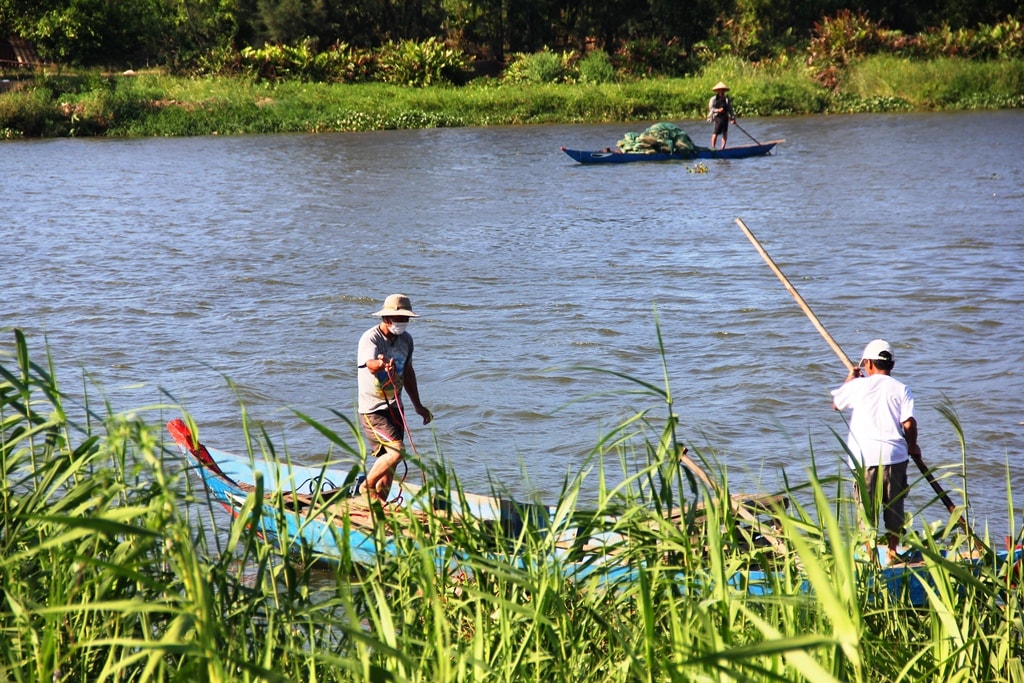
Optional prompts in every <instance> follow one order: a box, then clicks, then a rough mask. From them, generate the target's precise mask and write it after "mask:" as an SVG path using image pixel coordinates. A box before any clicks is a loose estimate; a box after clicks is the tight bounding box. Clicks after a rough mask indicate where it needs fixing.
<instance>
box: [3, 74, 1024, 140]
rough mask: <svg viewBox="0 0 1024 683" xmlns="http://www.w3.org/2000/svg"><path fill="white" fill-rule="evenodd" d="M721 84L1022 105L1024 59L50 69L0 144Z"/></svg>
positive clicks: (604, 98)
mask: <svg viewBox="0 0 1024 683" xmlns="http://www.w3.org/2000/svg"><path fill="white" fill-rule="evenodd" d="M719 80H725V81H726V82H727V83H729V85H730V87H731V88H732V92H731V94H732V97H733V102H734V104H735V106H736V109H737V112H738V113H739V114H740V115H741V116H777V115H793V114H833V113H849V112H892V111H935V110H947V109H1009V108H1021V107H1024V61H1022V60H1004V61H998V62H985V61H968V60H961V59H955V58H943V59H937V60H930V61H911V60H907V59H901V58H898V57H893V56H889V55H877V56H870V57H866V58H864V59H863V60H860V61H859V62H857V63H856V64H855V65H853V66H851V67H849V68H848V69H847V70H846V71H845V72H844V74H843V77H842V79H841V81H840V83H839V86H838V87H837V88H836V89H834V90H830V89H827V88H825V87H823V86H821V85H820V84H819V83H817V82H816V81H815V80H814V79H812V78H811V76H810V74H809V73H808V72H807V70H806V69H805V68H804V67H803V66H802V65H797V64H788V65H787V64H785V63H783V64H779V63H773V64H771V65H767V66H762V65H753V64H750V63H747V62H743V61H740V60H735V59H721V60H718V61H717V62H715V63H714V64H712V65H710V66H708V67H707V68H706V69H705V70H704V72H703V73H702V74H701V75H699V76H695V77H692V78H680V79H676V78H659V79H649V80H639V81H629V82H617V83H600V84H585V83H576V84H554V83H551V84H508V83H504V82H500V81H493V80H489V79H476V80H474V81H471V82H470V83H469V84H468V85H465V86H462V87H454V86H432V87H426V88H412V87H404V86H398V85H389V84H383V83H366V84H324V83H302V82H297V81H286V82H279V83H268V82H257V81H255V80H253V79H250V78H243V77H223V76H209V77H205V78H182V77H173V76H168V75H165V74H161V73H149V72H143V73H139V74H136V75H134V76H124V75H113V76H103V75H100V74H88V75H73V76H67V75H47V76H37V77H35V78H31V79H27V80H23V81H16V82H12V83H11V84H9V85H10V87H9V88H8V90H7V92H5V93H2V94H0V139H2V138H20V137H62V136H94V135H108V136H183V135H211V134H221V135H239V134H259V133H288V132H326V131H359V130H387V129H404V128H425V127H456V126H488V125H519V124H532V123H582V122H628V121H652V120H680V119H699V118H703V116H704V114H705V111H704V110H705V107H706V106H707V99H708V96H709V94H710V88H711V86H712V85H713V84H714V83H715V82H717V81H719Z"/></svg>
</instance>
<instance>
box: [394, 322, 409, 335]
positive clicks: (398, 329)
mask: <svg viewBox="0 0 1024 683" xmlns="http://www.w3.org/2000/svg"><path fill="white" fill-rule="evenodd" d="M407 327H409V323H391V334H394V335H399V334H402V333H403V332H405V328H407Z"/></svg>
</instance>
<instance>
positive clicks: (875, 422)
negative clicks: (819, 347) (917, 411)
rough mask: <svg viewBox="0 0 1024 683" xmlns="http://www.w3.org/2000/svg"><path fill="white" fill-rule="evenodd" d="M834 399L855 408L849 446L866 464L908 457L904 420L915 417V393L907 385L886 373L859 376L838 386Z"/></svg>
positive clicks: (837, 403) (844, 406)
mask: <svg viewBox="0 0 1024 683" xmlns="http://www.w3.org/2000/svg"><path fill="white" fill-rule="evenodd" d="M832 401H833V403H835V406H836V408H838V409H839V410H847V409H850V410H852V412H851V413H850V433H849V435H848V436H847V437H846V445H847V446H848V447H849V448H850V452H851V453H853V457H854V458H855V459H856V460H858V461H859V462H860V463H861V464H863V465H864V467H877V466H878V465H892V464H894V463H898V462H903V461H904V460H907V459H908V457H909V456H908V454H907V440H906V439H905V438H904V436H903V423H904V422H906V421H907V420H909V419H910V418H912V417H914V396H913V394H911V393H910V389H909V388H908V387H907V386H906V385H904V384H903V383H902V382H899V381H897V380H895V379H893V378H892V377H890V376H889V375H884V374H875V375H871V376H869V377H857V378H855V379H852V380H850V381H849V382H846V383H845V384H843V385H842V386H841V387H839V388H838V389H834V390H833V391H832ZM849 464H850V467H851V468H852V467H854V465H855V462H850V463H849Z"/></svg>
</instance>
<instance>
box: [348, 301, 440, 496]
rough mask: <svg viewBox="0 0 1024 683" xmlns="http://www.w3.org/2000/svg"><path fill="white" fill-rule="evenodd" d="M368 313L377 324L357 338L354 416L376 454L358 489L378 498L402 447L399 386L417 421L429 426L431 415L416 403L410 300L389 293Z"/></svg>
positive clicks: (388, 487)
mask: <svg viewBox="0 0 1024 683" xmlns="http://www.w3.org/2000/svg"><path fill="white" fill-rule="evenodd" d="M374 315H375V316H377V317H378V318H380V323H378V324H377V325H374V326H373V327H372V328H370V329H369V330H367V331H366V332H365V333H363V336H362V337H361V338H360V339H359V349H358V353H357V362H358V365H359V369H358V373H359V419H360V422H361V424H362V426H363V432H364V433H365V434H366V437H367V439H368V440H369V442H370V447H371V453H372V454H373V455H374V456H375V457H376V458H377V460H376V462H374V464H373V467H372V468H371V469H370V471H369V472H368V473H367V475H366V482H365V484H364V486H363V490H364V491H365V492H366V493H367V494H369V495H370V497H372V498H375V499H377V500H381V501H384V500H387V496H388V493H389V492H390V491H391V484H392V482H393V481H394V478H395V467H396V466H397V465H398V463H399V462H400V461H401V460H402V455H403V452H404V450H405V447H404V442H405V431H406V427H407V422H406V419H405V417H406V416H405V408H404V406H403V404H402V392H403V390H404V391H405V394H406V395H407V396H408V397H409V400H410V401H411V402H412V405H413V408H414V409H415V410H416V413H417V414H418V415H419V416H420V417H422V418H423V424H429V423H430V421H431V420H432V419H434V416H433V415H432V414H431V412H430V411H429V410H427V408H426V407H425V406H424V405H423V403H421V402H420V391H419V386H418V385H417V384H416V371H415V370H413V366H412V352H413V341H412V335H411V334H409V333H408V332H407V331H406V328H407V327H408V325H409V320H410V319H412V318H418V317H419V316H418V315H416V314H415V313H413V312H412V302H411V301H410V300H409V297H407V296H406V295H405V294H392V295H391V296H389V297H388V298H386V299H385V300H384V305H383V306H382V307H381V309H380V310H379V311H377V312H376V313H374Z"/></svg>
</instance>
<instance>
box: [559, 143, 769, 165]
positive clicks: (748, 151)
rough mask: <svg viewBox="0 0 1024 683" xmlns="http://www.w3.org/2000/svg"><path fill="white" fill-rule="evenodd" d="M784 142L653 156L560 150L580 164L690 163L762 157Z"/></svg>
mask: <svg viewBox="0 0 1024 683" xmlns="http://www.w3.org/2000/svg"><path fill="white" fill-rule="evenodd" d="M783 142H785V140H772V141H770V142H765V143H761V144H757V145H739V146H737V147H726V148H725V149H711V148H709V147H697V148H696V149H695V150H694V151H693V152H685V151H683V152H673V153H669V152H656V153H654V154H640V153H636V152H621V151H619V150H615V149H611V148H608V149H605V150H601V151H584V150H579V149H568V148H566V147H563V148H562V151H563V152H565V153H566V154H568V155H569V156H570V157H572V158H573V159H575V160H576V161H578V162H580V163H581V164H628V163H632V162H636V161H692V160H694V159H746V158H747V157H756V156H764V155H766V154H770V153H771V151H772V150H773V149H775V146H776V145H778V144H780V143H783Z"/></svg>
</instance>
